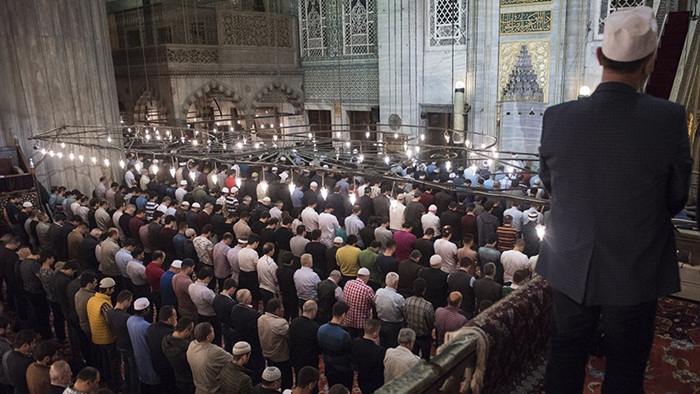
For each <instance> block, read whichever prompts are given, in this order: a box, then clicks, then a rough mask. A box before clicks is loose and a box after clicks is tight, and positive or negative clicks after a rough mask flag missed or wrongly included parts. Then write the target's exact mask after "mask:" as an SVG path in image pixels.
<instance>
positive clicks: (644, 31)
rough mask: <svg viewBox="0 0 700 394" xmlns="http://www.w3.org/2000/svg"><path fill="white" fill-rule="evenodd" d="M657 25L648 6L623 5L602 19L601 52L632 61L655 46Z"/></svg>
mask: <svg viewBox="0 0 700 394" xmlns="http://www.w3.org/2000/svg"><path fill="white" fill-rule="evenodd" d="M657 42H658V26H657V23H656V18H655V17H654V11H653V10H652V9H651V8H649V7H634V8H623V9H620V10H617V11H615V12H613V13H612V14H611V15H610V16H609V17H608V18H607V19H605V30H604V33H603V54H604V55H605V57H607V58H608V59H610V60H614V61H616V62H631V61H635V60H639V59H642V58H644V57H645V56H647V55H649V54H651V53H653V52H654V51H655V50H656V45H657Z"/></svg>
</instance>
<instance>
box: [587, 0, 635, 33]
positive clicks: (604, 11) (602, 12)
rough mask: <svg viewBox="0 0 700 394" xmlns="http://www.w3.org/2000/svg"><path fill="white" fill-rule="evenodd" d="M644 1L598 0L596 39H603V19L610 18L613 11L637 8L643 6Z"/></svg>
mask: <svg viewBox="0 0 700 394" xmlns="http://www.w3.org/2000/svg"><path fill="white" fill-rule="evenodd" d="M645 4H646V0H600V7H599V9H598V12H599V15H598V29H596V39H599V40H601V39H603V28H604V25H605V19H606V18H607V17H608V16H610V14H612V13H613V12H615V10H617V9H620V8H627V7H637V6H640V5H645Z"/></svg>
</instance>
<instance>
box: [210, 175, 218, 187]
mask: <svg viewBox="0 0 700 394" xmlns="http://www.w3.org/2000/svg"><path fill="white" fill-rule="evenodd" d="M209 177H210V178H211V183H213V184H215V185H216V182H218V181H219V178H218V177H217V176H216V174H214V173H213V172H212V173H211V175H209Z"/></svg>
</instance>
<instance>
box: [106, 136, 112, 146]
mask: <svg viewBox="0 0 700 394" xmlns="http://www.w3.org/2000/svg"><path fill="white" fill-rule="evenodd" d="M107 142H109V143H110V144H111V143H112V136H111V135H110V136H108V137H107Z"/></svg>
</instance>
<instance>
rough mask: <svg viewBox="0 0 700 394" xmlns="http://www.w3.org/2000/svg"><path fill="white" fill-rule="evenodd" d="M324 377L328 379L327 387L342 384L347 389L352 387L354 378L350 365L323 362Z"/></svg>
mask: <svg viewBox="0 0 700 394" xmlns="http://www.w3.org/2000/svg"><path fill="white" fill-rule="evenodd" d="M325 361H326V360H325V359H324V363H325V364H324V365H325V373H326V379H328V387H329V388H330V387H333V385H335V384H338V383H340V384H342V385H343V386H345V388H347V389H348V390H351V389H352V381H353V380H354V379H355V371H353V369H352V367H351V366H349V365H348V366H337V365H333V364H332V363H327V362H325Z"/></svg>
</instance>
